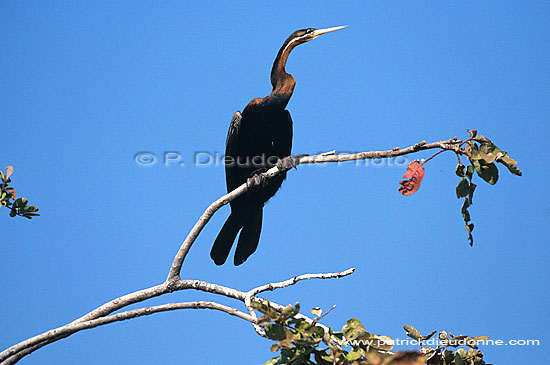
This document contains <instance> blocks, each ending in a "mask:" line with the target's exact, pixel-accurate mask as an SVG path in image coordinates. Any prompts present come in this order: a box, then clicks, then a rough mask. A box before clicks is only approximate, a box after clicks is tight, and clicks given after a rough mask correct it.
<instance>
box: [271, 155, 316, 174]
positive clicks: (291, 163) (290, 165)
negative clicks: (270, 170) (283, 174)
mask: <svg viewBox="0 0 550 365" xmlns="http://www.w3.org/2000/svg"><path fill="white" fill-rule="evenodd" d="M306 156H309V155H308V154H303V155H298V156H288V157H285V158H281V159H279V161H277V167H278V168H279V170H284V171H287V170H290V169H295V168H296V166H298V165H299V163H298V162H299V161H300V159H301V158H302V157H306Z"/></svg>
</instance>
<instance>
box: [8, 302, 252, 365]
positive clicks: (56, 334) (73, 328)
mask: <svg viewBox="0 0 550 365" xmlns="http://www.w3.org/2000/svg"><path fill="white" fill-rule="evenodd" d="M179 309H213V310H219V311H222V312H225V313H228V314H230V315H232V316H236V317H239V318H242V319H244V320H246V321H249V322H251V323H254V324H255V323H256V318H254V317H252V316H250V315H248V314H246V313H243V312H241V311H239V310H237V309H235V308H231V307H228V306H226V305H223V304H219V303H215V302H206V301H195V302H185V303H168V304H163V305H157V306H152V307H146V308H139V309H133V310H129V311H126V312H121V313H117V314H113V315H110V316H107V317H101V318H97V319H92V320H88V321H81V322H72V323H70V324H68V325H65V326H62V327H58V328H54V329H52V330H49V331H48V332H44V333H43V334H41V335H38V336H35V337H32V338H29V339H28V340H26V341H23V342H21V343H19V344H18V345H16V346H21V347H24V348H30V347H32V348H33V350H36V349H38V348H40V347H42V346H44V345H46V343H45V342H46V341H50V342H53V341H56V340H59V339H61V338H65V337H68V336H70V335H72V334H73V333H76V332H79V331H82V330H86V329H90V328H94V327H98V326H102V325H106V324H109V323H113V322H120V321H124V320H127V319H132V318H136V317H141V316H148V315H151V314H154V313H159V312H167V311H173V310H179ZM40 344H43V345H42V346H37V345H40ZM16 346H13V347H12V348H10V349H13V351H15V353H16V354H18V348H17V347H16ZM31 352H32V351H31ZM29 353H30V352H27V353H25V355H26V354H29ZM10 359H11V360H10ZM13 360H15V361H18V360H19V358H17V356H12V357H9V358H8V359H6V361H5V362H2V364H4V363H5V364H11V363H15V362H11V361H13Z"/></svg>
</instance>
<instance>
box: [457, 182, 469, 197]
mask: <svg viewBox="0 0 550 365" xmlns="http://www.w3.org/2000/svg"><path fill="white" fill-rule="evenodd" d="M469 194H470V183H469V182H468V180H467V179H466V178H464V177H463V178H462V180H460V182H459V183H458V185H457V186H456V197H457V198H459V199H460V198H464V197H466V196H468V195H469Z"/></svg>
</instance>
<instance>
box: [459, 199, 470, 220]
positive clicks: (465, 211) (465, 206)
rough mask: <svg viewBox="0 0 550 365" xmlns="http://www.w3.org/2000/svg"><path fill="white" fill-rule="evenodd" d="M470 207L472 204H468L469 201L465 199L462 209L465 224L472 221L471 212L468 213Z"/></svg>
mask: <svg viewBox="0 0 550 365" xmlns="http://www.w3.org/2000/svg"><path fill="white" fill-rule="evenodd" d="M469 206H470V203H469V202H468V199H464V204H462V209H461V210H460V212H461V213H462V218H464V222H465V223H468V222H469V221H470V212H469V211H468V207H469Z"/></svg>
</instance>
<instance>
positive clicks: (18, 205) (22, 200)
mask: <svg viewBox="0 0 550 365" xmlns="http://www.w3.org/2000/svg"><path fill="white" fill-rule="evenodd" d="M28 202H29V201H28V200H27V199H25V198H17V199H16V200H15V202H14V203H13V206H14V207H16V208H17V209H20V208H23V207H24V206H25V205H27V203H28Z"/></svg>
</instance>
